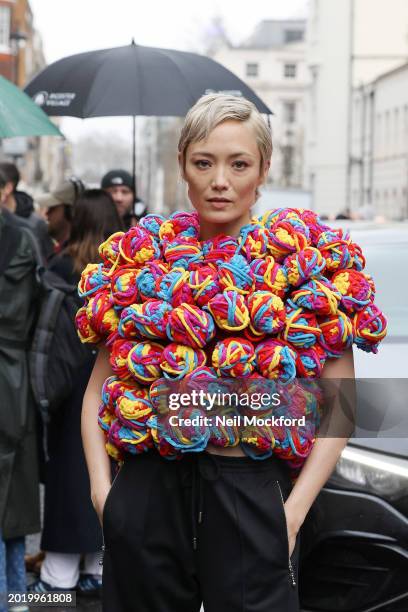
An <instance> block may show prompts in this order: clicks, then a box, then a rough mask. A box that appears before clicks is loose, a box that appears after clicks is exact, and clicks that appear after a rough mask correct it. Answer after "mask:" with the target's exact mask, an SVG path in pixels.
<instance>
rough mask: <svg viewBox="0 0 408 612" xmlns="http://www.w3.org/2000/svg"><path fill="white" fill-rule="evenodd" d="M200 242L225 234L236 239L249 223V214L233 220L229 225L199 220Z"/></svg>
mask: <svg viewBox="0 0 408 612" xmlns="http://www.w3.org/2000/svg"><path fill="white" fill-rule="evenodd" d="M199 221H200V240H209V239H210V238H214V236H218V234H225V235H226V236H232V237H234V238H237V237H238V236H239V232H240V230H241V228H242V227H244V225H247V224H248V223H251V216H250V214H248V215H245V216H244V217H240V218H239V219H235V220H234V221H231V222H229V223H211V222H208V221H204V220H203V219H200V220H199Z"/></svg>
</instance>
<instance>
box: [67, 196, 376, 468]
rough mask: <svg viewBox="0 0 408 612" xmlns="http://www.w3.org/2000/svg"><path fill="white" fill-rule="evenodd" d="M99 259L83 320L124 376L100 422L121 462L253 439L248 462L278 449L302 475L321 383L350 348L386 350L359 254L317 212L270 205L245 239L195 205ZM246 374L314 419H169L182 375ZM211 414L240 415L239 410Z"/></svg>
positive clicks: (195, 380) (87, 282)
mask: <svg viewBox="0 0 408 612" xmlns="http://www.w3.org/2000/svg"><path fill="white" fill-rule="evenodd" d="M99 253H100V256H101V260H102V262H100V263H92V264H89V265H88V266H87V267H86V268H85V270H84V271H83V273H82V276H81V280H80V282H79V285H78V292H79V295H80V296H81V298H82V299H83V300H84V302H85V303H84V305H83V306H82V308H80V309H79V310H78V313H77V315H76V326H77V330H78V335H79V337H80V338H81V340H82V341H83V342H86V343H94V344H100V343H102V342H104V343H105V345H106V347H107V348H108V350H109V353H110V363H111V367H112V371H113V373H114V374H115V376H113V377H109V378H108V379H107V381H106V382H105V384H104V386H103V390H102V402H101V406H100V409H99V412H98V422H99V424H100V427H101V428H102V430H103V431H104V434H105V440H106V449H107V452H108V453H109V454H110V455H111V456H112V457H114V458H115V459H120V458H123V456H124V453H126V452H130V453H140V452H144V451H146V450H149V449H150V448H153V447H155V448H156V449H157V450H158V452H159V453H160V454H162V455H163V456H164V457H167V458H169V459H176V458H179V457H181V456H182V454H183V453H184V452H198V451H201V450H204V448H205V446H206V445H207V444H208V443H209V442H211V444H213V445H216V446H220V447H227V446H235V445H237V444H239V443H242V445H243V448H244V450H245V452H246V453H247V454H248V455H249V456H251V457H254V458H257V459H259V458H265V457H267V456H270V455H271V454H272V453H273V454H274V455H276V456H277V457H279V458H280V459H284V460H285V461H287V462H288V465H289V466H290V468H291V469H292V470H294V471H296V470H299V469H300V467H301V465H302V464H303V462H304V459H305V458H306V457H307V455H308V453H309V452H310V450H311V448H312V446H313V443H314V439H315V435H316V427H317V423H318V420H319V410H320V404H321V402H322V399H323V398H322V397H320V396H319V389H318V388H314V387H313V384H315V383H314V379H316V378H318V377H319V376H321V374H322V370H323V368H324V365H325V363H326V361H327V359H335V358H339V357H341V356H342V355H343V354H344V352H345V351H346V350H347V349H350V347H351V346H352V344H353V342H354V343H355V345H356V347H357V348H360V349H361V350H363V351H367V352H373V353H375V352H377V350H378V347H379V344H380V342H381V340H382V339H383V338H384V336H385V335H386V331H387V322H386V319H385V317H384V314H383V313H382V312H381V311H380V309H379V308H378V307H377V306H376V305H375V304H374V298H375V293H376V292H375V285H374V281H373V279H372V277H371V276H370V274H368V273H367V272H366V271H365V264H366V262H365V258H364V255H363V253H362V250H361V248H360V247H359V245H358V244H356V243H355V242H353V241H352V240H351V238H350V235H349V234H348V232H346V231H344V230H341V229H333V228H331V227H329V226H328V225H327V224H326V223H323V222H322V220H321V219H320V218H319V217H318V215H316V213H314V212H313V211H310V210H306V209H294V208H279V209H276V210H272V211H267V212H265V213H264V214H263V215H262V216H260V217H259V218H254V219H252V220H251V222H250V223H248V224H247V225H244V226H243V227H241V229H240V231H239V234H238V236H228V235H227V234H218V235H216V236H214V237H212V238H210V239H206V240H200V223H199V217H198V214H197V213H196V212H184V211H181V212H180V211H179V212H175V213H172V214H171V215H170V217H169V218H167V219H166V218H164V217H163V216H162V215H156V214H153V215H146V216H145V217H144V218H143V219H142V220H141V221H140V223H139V224H138V225H137V226H135V227H132V228H131V229H129V230H128V231H127V232H117V233H115V234H113V235H112V236H110V237H109V238H108V239H107V240H105V241H104V242H103V243H102V244H101V245H100V248H99ZM296 377H297V378H296ZM237 379H243V380H244V381H252V380H254V382H255V383H256V384H258V383H257V380H259V381H262V380H264V379H269V380H270V381H275V382H274V384H280V385H283V386H284V387H283V388H284V395H285V398H286V399H285V402H284V404H285V405H284V406H282V407H280V408H279V410H280V409H281V408H282V411H284V410H286V414H291V415H293V414H294V415H297V416H302V415H305V416H306V417H307V419H306V426H304V427H303V426H302V427H300V428H293V427H286V426H282V427H277V428H275V427H274V428H270V427H264V426H257V425H253V426H252V425H251V426H248V427H246V428H244V429H242V428H237V427H236V425H235V424H233V425H227V424H225V425H220V424H218V425H217V424H215V421H212V422H211V423H212V424H211V425H210V426H208V427H207V428H204V429H203V428H202V427H201V426H199V427H196V426H194V427H174V426H173V427H172V426H171V425H170V422H169V417H170V416H171V415H170V414H169V405H168V396H169V393H170V392H171V384H173V381H175V382H176V384H177V385H179V386H180V390H182V389H183V385H185V384H186V385H188V386H187V389H190V390H191V389H196V390H200V389H203V388H204V389H207V390H208V391H209V392H217V391H220V390H223V389H224V390H225V389H226V390H228V389H229V390H231V389H230V388H229V387H228V384H227V383H228V381H231V380H233V381H235V383H236V384H241V381H240V380H237ZM298 379H302V385H299V380H298ZM305 382H306V383H307V385H310V386H309V387H305V386H304V383H305ZM203 385H204V386H203ZM214 409H216V411H218V412H219V414H225V415H230V416H234V410H233V407H230V406H220V405H218V404H217V403H215V404H214ZM279 410H277V411H276V414H277V415H279V414H280V412H279ZM182 414H183V415H184V416H185V415H195V416H196V415H199V414H200V410H198V411H197V410H196V409H195V408H194V407H193V406H190V407H189V408H188V409H186V410H184V411H182ZM274 414H275V408H274ZM281 414H284V412H282V413H281ZM232 421H233V420H232Z"/></svg>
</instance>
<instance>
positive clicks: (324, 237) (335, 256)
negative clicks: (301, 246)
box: [316, 229, 351, 272]
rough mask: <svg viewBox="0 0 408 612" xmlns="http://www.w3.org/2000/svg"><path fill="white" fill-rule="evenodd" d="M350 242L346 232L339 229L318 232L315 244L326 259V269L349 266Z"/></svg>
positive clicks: (333, 269) (332, 270) (331, 269)
mask: <svg viewBox="0 0 408 612" xmlns="http://www.w3.org/2000/svg"><path fill="white" fill-rule="evenodd" d="M350 242H351V240H350V236H349V235H348V233H347V232H344V231H343V230H341V229H338V230H328V231H324V232H322V233H321V234H320V236H319V238H318V240H317V245H316V246H317V248H318V249H319V251H320V252H321V254H322V256H323V257H324V259H325V260H326V268H327V270H329V271H330V272H334V271H335V270H338V269H340V268H348V267H349V266H350V262H351V254H350V250H349V245H350Z"/></svg>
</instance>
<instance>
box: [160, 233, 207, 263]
mask: <svg viewBox="0 0 408 612" xmlns="http://www.w3.org/2000/svg"><path fill="white" fill-rule="evenodd" d="M163 254H164V258H165V260H166V261H167V262H168V263H169V264H170V266H171V267H178V268H185V269H186V270H187V269H188V268H189V267H190V266H191V265H193V264H197V263H199V262H201V261H202V260H203V253H202V250H201V245H200V243H199V242H198V240H197V239H196V238H193V237H190V236H176V237H175V238H173V239H172V240H171V241H169V242H167V243H165V245H164V249H163Z"/></svg>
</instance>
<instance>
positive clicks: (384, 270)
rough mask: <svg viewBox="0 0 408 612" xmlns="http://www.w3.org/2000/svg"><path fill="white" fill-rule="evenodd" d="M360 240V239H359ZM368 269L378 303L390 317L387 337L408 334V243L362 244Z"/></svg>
mask: <svg viewBox="0 0 408 612" xmlns="http://www.w3.org/2000/svg"><path fill="white" fill-rule="evenodd" d="M356 242H357V243H358V239H357V240H356ZM361 247H362V249H363V253H364V256H365V258H366V262H367V263H366V267H365V271H366V272H368V273H370V274H372V276H373V279H374V282H375V286H376V290H377V292H376V297H375V303H376V304H377V306H378V307H379V308H381V310H382V311H383V312H384V314H385V316H386V317H387V320H388V336H390V337H395V336H408V282H407V277H408V245H406V244H403V243H398V242H396V243H395V244H378V245H372V244H370V245H366V246H364V245H363V241H361Z"/></svg>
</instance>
